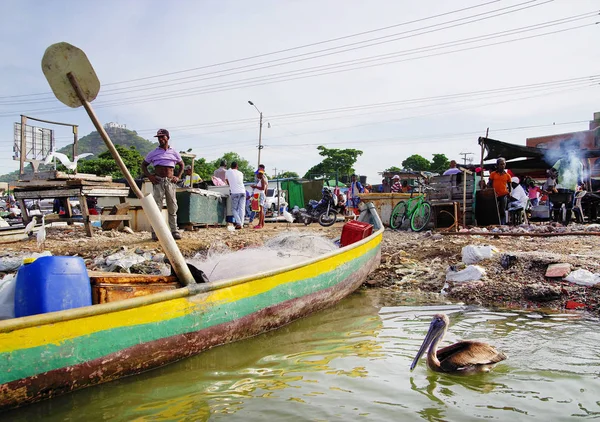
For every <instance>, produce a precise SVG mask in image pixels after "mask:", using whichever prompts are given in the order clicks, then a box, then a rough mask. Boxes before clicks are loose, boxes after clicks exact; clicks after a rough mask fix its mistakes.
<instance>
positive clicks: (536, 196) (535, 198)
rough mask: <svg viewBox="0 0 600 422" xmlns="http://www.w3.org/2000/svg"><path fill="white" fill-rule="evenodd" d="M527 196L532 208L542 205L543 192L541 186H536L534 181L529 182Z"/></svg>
mask: <svg viewBox="0 0 600 422" xmlns="http://www.w3.org/2000/svg"><path fill="white" fill-rule="evenodd" d="M527 194H528V195H529V202H531V205H532V206H534V207H535V206H537V205H538V204H539V203H540V194H541V190H540V187H539V186H536V184H535V182H534V181H533V180H531V181H530V182H529V190H528V192H527Z"/></svg>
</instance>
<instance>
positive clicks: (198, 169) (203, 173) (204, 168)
mask: <svg viewBox="0 0 600 422" xmlns="http://www.w3.org/2000/svg"><path fill="white" fill-rule="evenodd" d="M183 161H184V162H185V163H186V164H192V160H190V162H189V163H187V162H186V158H184V159H183ZM215 169H216V167H215V166H214V165H213V164H212V163H209V162H207V161H206V158H196V160H194V173H198V176H200V178H201V179H202V180H210V178H211V177H212V175H213V173H214V171H215Z"/></svg>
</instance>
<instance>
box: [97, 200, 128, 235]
mask: <svg viewBox="0 0 600 422" xmlns="http://www.w3.org/2000/svg"><path fill="white" fill-rule="evenodd" d="M128 211H129V203H128V202H125V203H124V204H117V205H115V206H114V207H113V208H112V210H110V214H109V215H125V214H127V213H128ZM119 224H121V221H120V220H119V221H116V220H115V221H104V222H103V223H102V230H112V229H116V228H117V227H119Z"/></svg>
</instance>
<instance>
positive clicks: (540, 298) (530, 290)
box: [523, 283, 561, 302]
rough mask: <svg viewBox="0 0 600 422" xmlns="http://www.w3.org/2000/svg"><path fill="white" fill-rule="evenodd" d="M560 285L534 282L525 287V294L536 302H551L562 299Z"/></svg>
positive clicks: (528, 298)
mask: <svg viewBox="0 0 600 422" xmlns="http://www.w3.org/2000/svg"><path fill="white" fill-rule="evenodd" d="M560 295H561V289H560V286H554V285H546V284H541V283H536V284H532V285H530V286H527V287H525V288H524V289H523V296H524V297H525V298H526V299H527V300H531V301H534V302H549V301H551V300H556V299H560Z"/></svg>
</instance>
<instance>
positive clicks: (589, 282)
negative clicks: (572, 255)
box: [565, 269, 600, 286]
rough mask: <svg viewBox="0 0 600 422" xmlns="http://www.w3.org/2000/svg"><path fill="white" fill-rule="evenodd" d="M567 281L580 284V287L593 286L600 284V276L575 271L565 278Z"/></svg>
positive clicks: (586, 271) (583, 271)
mask: <svg viewBox="0 0 600 422" xmlns="http://www.w3.org/2000/svg"><path fill="white" fill-rule="evenodd" d="M565 280H567V281H569V282H571V283H575V284H579V285H580V286H593V285H595V284H598V283H600V274H594V273H592V272H590V271H588V270H583V269H581V270H575V271H573V272H571V273H570V274H569V275H568V276H566V277H565Z"/></svg>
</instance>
